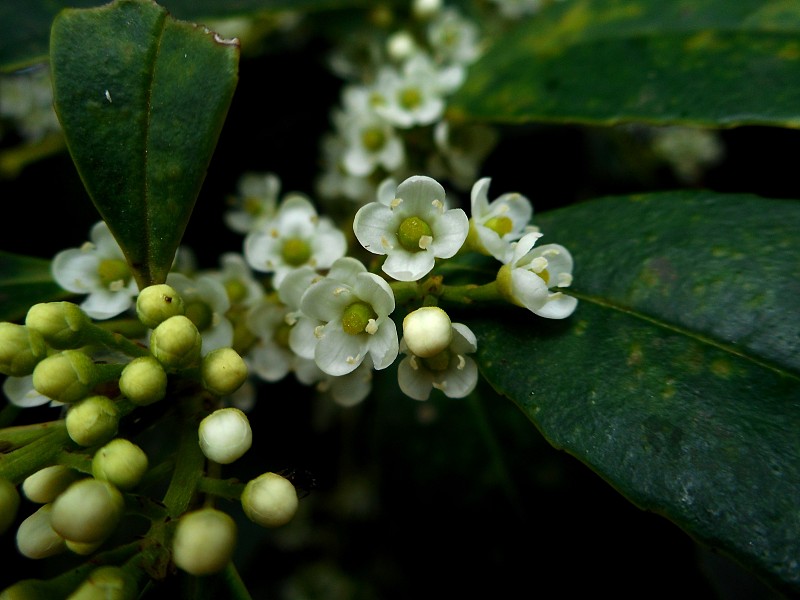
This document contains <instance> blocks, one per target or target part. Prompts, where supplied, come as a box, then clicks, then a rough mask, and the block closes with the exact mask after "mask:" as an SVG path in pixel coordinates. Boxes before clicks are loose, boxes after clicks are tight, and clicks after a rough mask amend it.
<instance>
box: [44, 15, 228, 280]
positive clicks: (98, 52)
mask: <svg viewBox="0 0 800 600" xmlns="http://www.w3.org/2000/svg"><path fill="white" fill-rule="evenodd" d="M238 57H239V48H238V45H236V44H235V43H232V42H231V41H228V40H223V39H222V38H220V37H219V36H217V35H216V34H215V33H213V32H210V31H208V30H207V29H205V28H203V27H199V26H197V25H193V24H191V23H186V22H181V21H175V20H173V19H172V18H170V17H169V16H168V15H167V12H166V11H165V10H164V9H163V8H162V7H160V6H158V5H157V4H156V3H154V2H151V1H150V0H119V1H117V2H114V3H113V4H109V5H107V6H104V7H101V8H96V9H83V10H66V11H63V12H62V13H60V14H59V16H58V17H57V18H56V20H55V21H54V23H53V31H52V37H51V64H52V69H53V88H54V99H55V107H56V112H57V113H58V115H59V119H60V120H61V124H62V126H63V128H64V134H65V136H66V139H67V146H68V148H69V150H70V153H71V154H72V158H73V160H74V161H75V164H76V166H77V168H78V171H79V173H80V175H81V178H82V180H83V182H84V185H85V186H86V189H87V190H88V192H89V195H90V196H91V198H92V200H93V201H94V203H95V206H96V207H97V209H98V210H99V212H100V214H101V216H102V217H103V219H104V220H105V221H106V222H107V223H108V225H109V228H110V229H111V231H112V232H113V234H114V236H115V237H116V238H117V241H118V242H119V243H120V246H122V248H123V250H124V251H125V254H126V256H127V258H128V261H129V262H130V263H131V266H132V269H133V271H134V275H135V276H136V280H137V282H138V283H139V286H140V287H143V286H145V285H149V284H152V283H159V282H162V281H163V280H164V279H165V278H166V275H167V272H168V271H169V269H170V267H171V265H172V261H173V258H174V255H175V251H176V249H177V247H178V244H179V243H180V240H181V237H182V236H183V232H184V230H185V228H186V224H187V222H188V220H189V216H190V215H191V212H192V209H193V207H194V202H195V199H196V198H197V194H198V193H199V191H200V186H201V184H202V182H203V179H204V177H205V173H206V168H207V166H208V164H209V162H210V160H211V156H212V154H213V152H214V147H215V145H216V143H217V138H218V136H219V133H220V130H221V129H222V123H223V121H224V119H225V115H226V113H227V110H228V106H229V105H230V101H231V98H232V96H233V91H234V88H235V86H236V80H237V65H238Z"/></svg>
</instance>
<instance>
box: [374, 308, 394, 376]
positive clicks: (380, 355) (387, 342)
mask: <svg viewBox="0 0 800 600" xmlns="http://www.w3.org/2000/svg"><path fill="white" fill-rule="evenodd" d="M368 345H369V354H370V357H371V358H372V362H373V364H374V365H375V368H376V369H378V370H380V369H385V368H386V367H388V366H389V365H391V364H392V363H393V362H394V359H395V358H397V354H398V350H399V342H398V341H397V327H395V324H394V321H392V320H391V319H386V321H384V322H383V323H381V325H380V327H379V328H378V331H377V333H375V335H371V336H369V341H368Z"/></svg>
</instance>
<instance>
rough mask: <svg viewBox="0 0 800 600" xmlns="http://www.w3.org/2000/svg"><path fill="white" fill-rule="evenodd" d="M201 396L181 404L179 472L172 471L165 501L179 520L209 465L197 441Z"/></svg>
mask: <svg viewBox="0 0 800 600" xmlns="http://www.w3.org/2000/svg"><path fill="white" fill-rule="evenodd" d="M201 402H202V400H201V397H200V396H197V397H194V398H188V399H187V400H186V403H185V404H184V405H183V406H182V407H181V408H182V409H183V410H181V415H180V431H179V432H178V435H179V436H180V441H179V442H178V453H177V457H176V460H175V471H174V472H173V474H172V480H171V481H170V484H169V488H168V489H167V493H166V495H165V496H164V504H165V505H166V507H167V514H168V515H169V516H170V517H171V518H173V519H177V518H178V517H180V516H181V515H182V514H183V513H185V512H186V511H187V510H188V509H189V507H190V506H191V504H192V499H193V498H194V495H195V492H196V491H197V486H198V483H199V481H200V479H201V478H202V476H203V469H204V467H205V456H203V453H202V451H201V450H200V444H199V443H198V441H197V427H198V422H199V420H198V415H199V414H200V411H201Z"/></svg>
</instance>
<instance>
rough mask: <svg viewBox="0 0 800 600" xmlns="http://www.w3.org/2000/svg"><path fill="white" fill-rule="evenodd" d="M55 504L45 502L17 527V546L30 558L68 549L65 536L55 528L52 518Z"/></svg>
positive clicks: (45, 556)
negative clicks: (51, 521)
mask: <svg viewBox="0 0 800 600" xmlns="http://www.w3.org/2000/svg"><path fill="white" fill-rule="evenodd" d="M52 513H53V505H52V504H45V505H44V506H42V507H41V508H40V509H39V510H37V511H36V512H35V513H33V514H32V515H31V516H30V517H28V518H27V519H25V520H24V521H23V522H22V523H20V525H19V528H18V529H17V548H18V549H19V551H20V553H21V554H22V555H23V556H27V557H28V558H47V557H48V556H54V555H55V554H59V553H60V552H63V551H64V550H66V546H65V545H64V538H62V537H61V536H60V535H58V533H56V531H55V530H54V529H53V527H52V525H51V523H50V519H51V517H52Z"/></svg>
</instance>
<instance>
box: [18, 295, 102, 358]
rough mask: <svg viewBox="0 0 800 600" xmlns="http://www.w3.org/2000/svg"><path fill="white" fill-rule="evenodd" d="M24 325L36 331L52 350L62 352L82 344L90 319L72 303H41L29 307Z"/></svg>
mask: <svg viewBox="0 0 800 600" xmlns="http://www.w3.org/2000/svg"><path fill="white" fill-rule="evenodd" d="M25 325H27V326H28V327H30V328H31V329H33V330H35V331H38V332H39V333H40V334H41V335H42V337H43V338H44V339H45V341H46V342H47V343H48V344H50V346H52V347H53V348H56V349H58V350H63V349H65V348H78V347H79V346H81V345H82V344H83V342H84V337H85V335H84V334H85V332H86V328H87V327H89V326H90V325H91V319H89V316H88V315H87V314H86V313H85V312H83V310H81V308H80V306H78V305H77V304H74V303H72V302H42V303H40V304H34V305H33V306H31V307H30V309H29V310H28V315H27V316H26V317H25Z"/></svg>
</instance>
